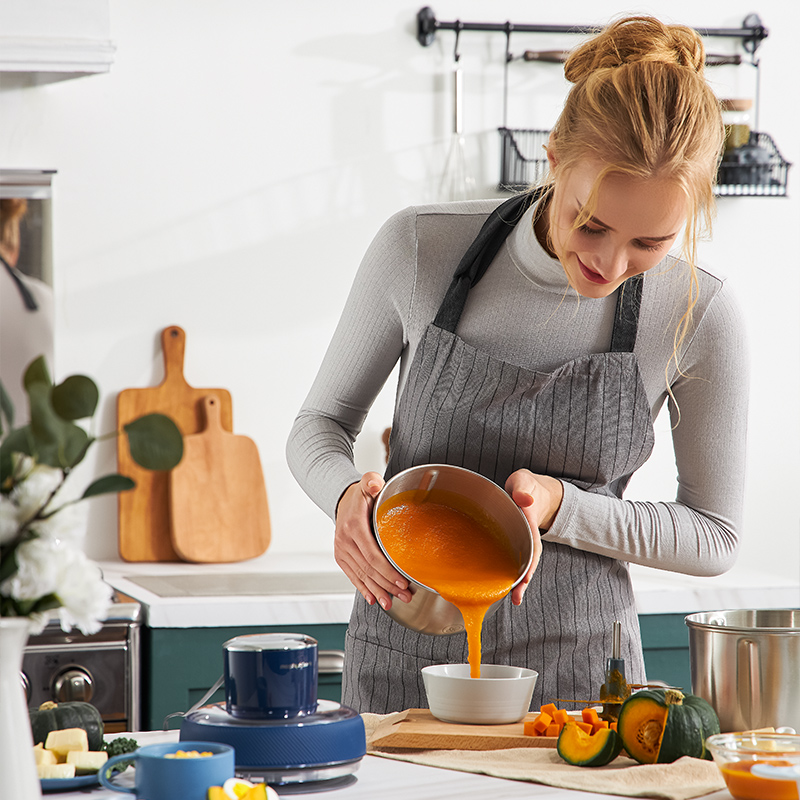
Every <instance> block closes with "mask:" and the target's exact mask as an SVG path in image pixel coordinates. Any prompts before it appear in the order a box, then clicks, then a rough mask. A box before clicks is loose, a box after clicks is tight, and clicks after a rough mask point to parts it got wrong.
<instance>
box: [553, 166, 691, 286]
mask: <svg viewBox="0 0 800 800" xmlns="http://www.w3.org/2000/svg"><path fill="white" fill-rule="evenodd" d="M601 169H602V165H601V164H600V163H598V162H592V161H585V162H582V163H581V164H580V165H578V166H577V167H574V168H572V169H569V170H565V171H564V172H563V173H562V174H560V175H557V180H556V183H555V190H554V193H553V197H552V200H551V202H550V206H549V209H548V220H549V224H550V235H551V237H552V243H553V247H554V249H555V252H556V253H557V255H558V258H559V259H560V261H561V263H562V264H563V266H564V269H565V271H566V273H567V277H568V279H569V282H570V284H571V285H572V286H573V288H574V289H575V291H577V292H578V294H580V295H583V296H584V297H595V298H597V297H607V296H608V295H610V294H611V293H612V292H614V291H615V290H616V289H617V287H619V285H620V284H621V283H622V282H623V281H624V280H626V279H627V278H630V277H631V276H632V275H639V274H640V273H642V272H647V270H649V269H651V268H652V267H654V266H656V264H658V263H659V262H660V261H661V260H662V259H663V258H664V256H666V254H667V251H668V250H669V249H670V247H671V246H672V244H673V243H674V241H675V239H676V238H677V236H678V235H679V234H680V233H681V232H682V231H683V228H684V225H685V222H686V212H687V200H686V195H685V194H684V193H683V192H682V191H681V189H680V187H679V186H678V185H677V183H675V182H674V181H668V180H663V179H650V180H644V179H641V178H634V177H631V176H628V175H620V174H615V173H611V174H609V175H607V176H606V177H605V178H604V179H603V181H602V183H601V184H600V190H599V192H598V196H597V207H596V208H595V210H594V212H593V213H592V216H591V217H590V218H589V219H588V220H587V221H586V223H585V224H584V225H581V226H580V227H579V228H577V229H573V226H574V223H575V220H576V219H577V217H578V214H579V213H580V211H581V209H582V208H583V207H584V204H586V203H587V201H588V200H589V195H590V193H591V191H592V187H593V186H594V182H595V179H596V178H597V176H598V174H599V173H600V170H601Z"/></svg>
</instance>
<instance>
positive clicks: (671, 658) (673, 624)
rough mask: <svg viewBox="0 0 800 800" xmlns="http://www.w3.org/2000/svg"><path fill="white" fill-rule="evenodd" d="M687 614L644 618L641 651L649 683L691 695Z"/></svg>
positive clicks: (641, 628)
mask: <svg viewBox="0 0 800 800" xmlns="http://www.w3.org/2000/svg"><path fill="white" fill-rule="evenodd" d="M685 618H686V615H685V614H641V615H640V616H639V628H640V630H641V632H642V649H643V650H644V665H645V670H646V671H647V680H648V681H663V682H664V683H667V684H669V685H670V686H676V687H680V689H681V690H682V691H683V692H685V693H689V692H691V691H692V676H691V669H690V661H689V629H688V628H687V627H686V623H685V622H684V619H685Z"/></svg>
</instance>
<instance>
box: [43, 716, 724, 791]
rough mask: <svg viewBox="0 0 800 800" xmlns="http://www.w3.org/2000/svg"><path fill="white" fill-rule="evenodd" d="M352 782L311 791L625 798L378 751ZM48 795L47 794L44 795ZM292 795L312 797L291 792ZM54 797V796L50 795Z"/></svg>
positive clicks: (156, 735)
mask: <svg viewBox="0 0 800 800" xmlns="http://www.w3.org/2000/svg"><path fill="white" fill-rule="evenodd" d="M132 735H134V736H136V738H137V739H138V741H139V744H142V745H144V744H153V743H155V742H162V741H175V740H176V739H177V736H178V733H177V731H172V732H170V733H160V732H148V733H136V734H132ZM355 775H356V781H355V782H354V783H352V784H350V785H349V786H345V787H343V788H340V789H335V790H331V791H328V792H324V793H321V794H316V795H314V796H315V797H318V798H320V799H322V798H330V799H331V800H378V799H379V800H407V798H409V797H413V798H416V800H434V798H435V800H470V798H475V800H478V799H479V798H480V800H484V799H485V798H487V797H490V798H492V800H511V798H516V797H519V798H528V800H530V798H536V800H628V798H623V797H622V796H621V795H610V794H595V793H593V792H578V791H571V790H568V789H556V788H554V787H552V786H543V785H541V784H538V783H528V782H525V781H511V780H505V779H503V778H492V777H489V776H488V775H477V774H474V773H467V772H455V771H453V770H445V769H436V768H434V767H423V766H420V765H418V764H410V763H408V762H405V761H393V760H391V759H387V758H380V757H379V756H366V757H365V758H364V759H363V760H362V762H361V764H360V765H359V769H358V770H357V771H356V773H355ZM48 796H50V795H45V797H48ZM124 796H125V795H121V794H119V793H118V792H113V791H111V790H109V789H104V788H102V787H98V788H96V789H94V790H92V791H90V792H86V791H81V792H68V793H64V794H59V795H57V797H59V798H63V800H82V799H84V798H91V800H119V798H120V797H124ZM291 796H310V795H308V794H306V795H298V794H295V793H292V795H291ZM53 797H56V795H53ZM703 800H732V798H731V795H730V794H729V793H728V792H727V791H719V792H714V793H713V794H707V795H704V796H703Z"/></svg>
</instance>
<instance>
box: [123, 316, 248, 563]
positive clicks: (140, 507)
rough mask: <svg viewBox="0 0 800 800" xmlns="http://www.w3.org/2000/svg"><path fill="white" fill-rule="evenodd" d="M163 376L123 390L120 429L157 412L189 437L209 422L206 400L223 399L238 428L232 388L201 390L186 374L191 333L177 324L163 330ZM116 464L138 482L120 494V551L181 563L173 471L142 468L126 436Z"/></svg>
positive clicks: (225, 422)
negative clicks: (175, 537) (173, 516)
mask: <svg viewBox="0 0 800 800" xmlns="http://www.w3.org/2000/svg"><path fill="white" fill-rule="evenodd" d="M161 345H162V349H163V352H164V380H163V381H162V382H161V383H160V384H159V385H158V386H151V387H147V388H143V389H123V390H122V391H121V392H120V393H119V395H118V396H117V429H118V430H122V426H123V425H126V424H127V423H129V422H131V421H132V420H134V419H136V418H138V417H140V416H142V415H144V414H152V413H156V412H157V413H161V414H166V415H167V416H169V417H171V418H172V419H173V420H174V422H175V424H176V425H177V426H178V428H179V429H180V431H181V433H183V434H184V435H187V434H192V433H197V432H198V431H200V430H201V429H202V427H203V425H204V421H205V416H204V412H203V409H202V406H201V403H202V399H203V398H204V397H205V396H206V395H208V394H209V393H213V394H215V395H216V396H217V397H218V398H219V401H220V408H221V418H222V426H223V427H224V428H225V429H227V430H229V431H231V430H233V412H232V404H231V395H230V392H229V391H228V390H227V389H196V388H194V387H192V386H190V385H189V384H188V383H187V382H186V380H185V378H184V377H183V357H184V352H185V349H186V334H185V333H184V331H183V329H181V328H179V327H178V326H177V325H172V326H170V327H168V328H164V330H163V331H162V332H161ZM117 467H118V470H119V472H121V473H122V474H123V475H129V476H130V477H131V478H133V480H135V481H136V488H135V489H132V490H131V491H129V492H120V493H119V495H118V501H117V502H118V509H119V554H120V557H121V558H123V559H124V560H125V561H179V560H180V557H179V556H178V554H177V553H176V552H175V549H174V548H173V546H172V540H171V538H170V533H169V525H170V522H169V473H167V472H152V471H150V470H146V469H143V468H142V467H140V466H139V465H138V464H137V463H136V462H135V461H133V459H132V458H131V454H130V450H129V449H128V441H127V439H126V437H125V436H120V437H119V438H118V439H117Z"/></svg>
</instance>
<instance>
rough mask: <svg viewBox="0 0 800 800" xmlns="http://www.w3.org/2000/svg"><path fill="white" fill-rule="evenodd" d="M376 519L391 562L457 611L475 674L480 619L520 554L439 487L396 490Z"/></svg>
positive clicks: (463, 501)
mask: <svg viewBox="0 0 800 800" xmlns="http://www.w3.org/2000/svg"><path fill="white" fill-rule="evenodd" d="M377 524H378V528H379V530H380V536H381V542H382V543H383V546H384V547H385V548H386V552H387V553H388V554H389V555H390V556H391V557H392V560H393V561H394V563H395V564H397V566H398V567H400V569H402V570H403V571H404V572H405V573H406V574H408V575H410V576H411V577H412V578H414V580H415V581H417V582H418V583H422V584H425V585H426V586H429V587H430V588H431V589H435V590H436V591H437V592H438V593H439V594H440V595H441V596H442V597H443V598H444V599H445V600H448V601H449V602H451V603H452V604H453V605H454V606H456V608H458V610H459V611H460V612H461V616H462V617H463V618H464V628H465V629H466V632H467V647H468V652H469V665H470V677H472V678H479V677H480V674H481V629H482V627H483V618H484V617H485V616H486V612H487V610H488V609H489V607H490V606H491V605H492V603H494V602H495V601H496V600H499V599H500V598H501V597H504V596H505V595H506V594H508V592H509V590H510V589H511V587H512V586H513V585H514V582H515V581H516V580H517V578H518V577H519V568H520V560H519V556H518V554H516V553H514V552H513V550H512V548H511V545H510V543H509V541H508V539H507V537H506V536H505V535H504V534H503V530H502V528H501V527H500V525H499V524H498V523H497V522H496V521H495V520H493V519H492V518H491V517H489V516H488V515H487V514H486V513H485V512H484V511H483V510H482V509H481V508H480V507H479V506H478V505H477V504H475V503H472V502H471V501H470V500H468V499H467V498H465V497H462V496H461V495H458V494H455V493H453V492H448V491H445V490H443V489H431V490H430V491H428V492H426V493H422V492H419V491H418V490H416V489H412V490H410V491H407V492H400V493H399V494H396V495H395V496H394V497H391V498H389V499H388V500H387V501H386V502H384V503H381V505H380V507H379V508H378V513H377Z"/></svg>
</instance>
